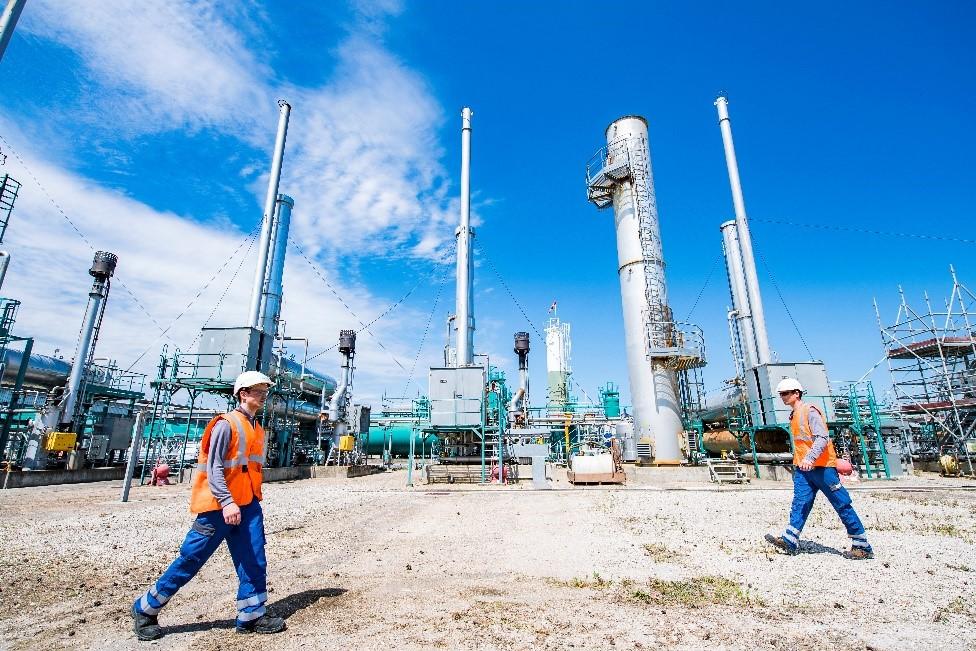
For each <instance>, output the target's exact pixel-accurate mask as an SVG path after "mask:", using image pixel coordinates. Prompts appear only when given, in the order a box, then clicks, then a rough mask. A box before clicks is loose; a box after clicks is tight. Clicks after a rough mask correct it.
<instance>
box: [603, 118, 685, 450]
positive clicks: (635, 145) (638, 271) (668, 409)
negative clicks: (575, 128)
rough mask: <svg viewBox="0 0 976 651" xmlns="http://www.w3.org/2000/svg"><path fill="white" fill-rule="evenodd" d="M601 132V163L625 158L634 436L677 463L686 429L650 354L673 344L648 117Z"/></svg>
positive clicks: (621, 182)
mask: <svg viewBox="0 0 976 651" xmlns="http://www.w3.org/2000/svg"><path fill="white" fill-rule="evenodd" d="M606 136H607V153H608V157H607V162H606V167H607V168H608V169H609V168H611V167H612V166H613V165H615V164H616V161H620V157H623V156H626V157H627V158H628V160H629V163H628V165H627V168H628V169H627V174H626V175H621V178H619V179H618V182H616V183H615V184H614V186H613V217H614V224H615V226H616V230H617V260H618V275H619V277H620V298H621V302H622V306H623V317H624V340H625V344H626V349H627V370H628V375H629V378H630V393H631V400H632V401H633V407H634V427H635V430H636V431H635V433H634V435H635V438H637V439H638V440H639V439H641V438H643V437H645V436H647V437H650V438H652V439H653V441H654V457H655V461H656V462H657V463H663V464H672V463H680V462H681V460H682V457H681V449H680V447H679V443H678V440H679V436H680V434H681V432H682V430H683V426H682V422H681V407H680V402H679V400H678V381H677V377H676V375H675V372H674V371H673V370H672V369H671V368H669V367H668V366H667V365H665V364H663V363H662V361H660V360H655V358H653V357H651V354H652V352H653V349H655V348H665V347H668V346H673V345H674V343H673V341H672V339H673V331H674V324H673V320H672V317H671V310H670V308H669V307H668V299H667V287H666V285H665V280H664V256H663V252H662V248H661V233H660V225H659V223H658V216H657V201H656V199H655V196H654V176H653V173H652V171H651V157H650V150H649V148H648V143H647V121H646V120H645V119H644V118H642V117H639V116H627V117H623V118H620V119H619V120H616V121H615V122H613V123H612V124H611V125H610V126H609V127H607V132H606Z"/></svg>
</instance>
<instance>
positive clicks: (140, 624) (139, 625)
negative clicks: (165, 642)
mask: <svg viewBox="0 0 976 651" xmlns="http://www.w3.org/2000/svg"><path fill="white" fill-rule="evenodd" d="M132 630H133V632H135V634H136V637H137V638H139V639H140V640H142V641H143V642H148V641H150V640H158V639H159V638H161V637H163V629H162V627H160V625H159V621H158V620H157V619H156V615H144V614H142V613H140V612H139V611H138V610H136V606H135V604H132Z"/></svg>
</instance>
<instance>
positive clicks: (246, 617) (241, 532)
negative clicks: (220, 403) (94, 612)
mask: <svg viewBox="0 0 976 651" xmlns="http://www.w3.org/2000/svg"><path fill="white" fill-rule="evenodd" d="M273 384H274V383H273V382H272V381H271V379H270V378H269V377H268V376H267V375H265V374H264V373H258V372H257V371H246V372H244V373H241V374H240V376H238V378H237V380H236V382H234V396H235V397H236V398H237V400H238V401H239V403H240V404H239V405H238V407H237V409H235V410H234V411H231V412H228V413H226V414H221V415H219V416H216V417H215V418H214V419H213V420H211V421H210V423H209V424H208V425H207V428H206V429H205V430H204V432H203V439H202V440H201V441H200V455H199V458H198V459H197V468H196V471H195V472H194V474H193V488H192V491H191V493H190V512H191V513H194V514H196V519H195V520H194V521H193V525H192V526H191V527H190V531H189V533H187V535H186V539H185V540H184V541H183V545H182V546H181V547H180V555H179V556H178V557H177V558H176V560H174V561H173V563H172V564H171V565H170V566H169V568H168V569H167V570H166V572H165V573H164V574H163V575H162V576H161V577H160V578H159V580H158V581H156V583H154V584H153V585H152V586H151V587H150V588H149V590H148V591H147V592H146V593H145V594H144V595H142V596H141V597H139V598H138V599H137V600H136V602H135V603H134V604H133V605H132V618H133V630H134V631H135V634H136V637H138V638H139V639H140V640H155V639H157V638H160V637H162V636H163V630H162V628H160V626H159V622H158V620H157V616H158V614H159V611H160V610H161V609H162V608H163V606H165V605H166V603H167V602H168V601H169V600H170V599H171V598H172V597H173V595H175V594H176V592H177V590H179V589H180V588H182V587H183V586H184V585H186V583H187V582H189V580H190V579H192V578H193V577H194V576H195V575H196V574H197V572H199V571H200V568H201V567H203V564H204V563H206V562H207V559H209V558H210V556H211V555H212V554H213V553H214V552H215V551H217V548H218V547H220V543H221V542H224V541H227V548H228V549H229V550H230V555H231V558H232V559H233V561H234V567H235V568H236V569H237V577H238V579H239V580H240V586H239V587H238V590H237V626H236V628H237V631H238V632H240V633H278V632H280V631H283V630H284V629H285V621H284V620H283V619H282V618H280V617H275V616H273V615H269V614H268V613H267V611H266V609H265V606H264V604H265V602H266V601H267V600H268V593H267V585H266V581H267V567H268V564H267V559H266V558H265V554H264V516H263V514H262V512H261V476H262V468H263V466H264V429H263V428H262V427H261V425H260V424H259V423H258V422H257V420H256V416H257V413H258V412H259V411H260V410H261V408H262V407H263V406H264V402H265V400H266V399H267V397H268V391H269V389H270V388H271V386H272V385H273Z"/></svg>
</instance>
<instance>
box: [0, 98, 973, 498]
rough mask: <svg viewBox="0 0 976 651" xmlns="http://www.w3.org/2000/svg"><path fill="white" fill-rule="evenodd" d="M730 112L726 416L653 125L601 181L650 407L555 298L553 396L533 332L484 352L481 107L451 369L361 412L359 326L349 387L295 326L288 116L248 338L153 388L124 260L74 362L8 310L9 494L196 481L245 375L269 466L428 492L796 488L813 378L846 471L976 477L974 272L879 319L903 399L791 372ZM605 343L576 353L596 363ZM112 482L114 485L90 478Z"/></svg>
mask: <svg viewBox="0 0 976 651" xmlns="http://www.w3.org/2000/svg"><path fill="white" fill-rule="evenodd" d="M715 106H716V108H717V111H718V125H719V131H720V134H721V138H722V142H723V145H724V155H725V162H726V165H727V169H728V177H729V183H730V188H731V195H732V206H733V210H734V215H735V218H734V219H732V220H729V221H724V222H721V223H720V224H717V225H718V229H717V230H718V232H719V234H720V237H719V236H718V234H717V235H716V238H715V242H714V246H715V247H721V250H722V252H723V254H724V259H725V268H726V273H727V278H728V287H729V300H730V305H731V307H730V308H729V309H728V310H727V321H728V337H729V341H728V349H729V351H730V354H731V356H732V361H733V365H734V368H735V371H736V375H735V377H733V378H729V379H728V381H727V382H726V384H725V386H726V390H725V395H724V397H723V398H722V399H721V400H719V401H714V400H713V402H712V404H708V403H706V400H705V390H704V382H703V380H702V369H703V367H704V366H705V365H706V363H707V358H706V354H705V335H704V333H703V332H702V330H701V328H699V327H698V326H696V325H695V324H692V323H684V322H680V321H677V320H676V319H675V318H674V314H673V311H672V309H671V307H670V303H669V294H668V284H667V280H666V276H665V245H664V242H662V238H661V228H660V221H659V215H658V209H657V201H656V195H655V188H654V174H653V169H652V164H651V155H650V138H649V129H648V121H647V120H646V119H645V118H644V117H641V116H634V115H629V116H625V117H622V118H620V119H618V120H615V121H614V122H612V123H611V124H610V125H609V126H608V127H607V128H606V130H605V134H604V135H605V140H606V144H605V145H604V146H602V147H601V148H600V149H599V150H598V151H597V152H596V154H594V155H593V156H592V157H591V158H590V159H589V161H588V162H587V164H586V166H585V182H586V197H587V199H588V200H589V202H590V203H592V204H593V205H594V206H596V207H597V208H598V209H600V210H606V209H609V210H608V213H609V214H612V217H613V220H612V223H613V228H614V231H615V234H616V243H617V275H618V278H619V282H620V309H621V313H622V316H623V323H624V339H623V343H624V354H625V357H626V360H627V370H628V381H629V388H630V395H631V397H632V404H630V405H622V404H621V401H620V391H619V388H618V385H617V384H616V383H615V382H613V381H610V382H607V383H605V384H604V385H603V386H601V387H600V388H599V390H598V391H597V395H598V399H596V400H593V399H592V398H590V397H589V395H588V394H586V391H585V389H584V388H583V387H582V386H581V385H579V384H577V383H576V382H575V381H574V377H573V370H572V351H573V349H574V343H573V342H572V341H571V327H570V323H569V322H567V321H566V320H564V319H563V318H561V317H560V316H559V314H558V312H557V310H556V304H555V303H554V304H553V306H552V307H551V308H550V311H549V318H548V323H547V325H546V326H545V328H544V334H543V333H541V332H539V331H538V330H536V329H535V326H534V325H533V324H532V322H531V321H530V322H529V323H528V325H529V326H531V328H532V330H534V335H535V337H537V339H535V341H536V342H538V343H536V346H538V345H540V344H544V346H545V363H546V378H547V384H546V388H545V391H544V392H532V391H530V387H529V364H530V359H536V358H537V357H538V355H531V356H530V351H531V350H532V343H533V333H532V332H529V331H525V330H521V329H519V330H518V331H516V332H515V334H514V339H513V348H512V353H513V355H514V360H513V361H514V362H515V363H516V364H517V369H518V377H517V379H515V380H514V381H510V380H509V379H508V378H506V376H505V373H504V371H502V370H501V369H500V368H499V367H498V366H497V364H492V362H491V360H490V359H489V356H488V355H487V354H485V353H482V352H478V347H477V345H476V332H477V330H476V319H475V313H476V310H475V308H476V305H475V301H474V291H473V284H474V273H475V268H476V267H475V260H476V258H477V255H478V249H477V247H476V246H475V230H474V228H473V227H472V225H471V212H470V205H471V169H472V164H473V162H472V155H471V141H472V121H473V111H472V110H471V109H470V108H467V107H465V108H464V109H463V110H462V111H461V143H460V145H461V146H460V151H461V170H460V190H461V196H460V219H459V224H458V227H457V230H456V247H455V249H454V250H455V262H456V273H455V281H456V282H455V305H454V310H453V312H452V313H451V314H450V315H449V317H448V320H447V323H448V331H447V339H446V341H445V345H444V355H443V363H442V364H441V365H438V366H434V367H431V368H430V369H429V374H428V378H429V383H428V388H427V393H426V395H421V396H419V397H416V398H412V399H405V398H401V399H400V400H387V401H385V402H384V404H382V405H377V406H376V407H375V408H374V407H373V406H372V405H367V404H360V403H357V402H355V401H354V393H353V386H354V385H353V377H354V371H355V368H356V363H355V359H356V346H357V336H356V335H357V330H355V329H352V328H350V329H343V330H341V331H340V332H339V333H338V334H337V341H338V343H337V344H335V345H334V346H333V347H332V349H333V350H336V351H337V353H338V354H337V359H335V360H334V362H335V364H336V377H337V378H338V379H336V378H334V377H331V376H329V375H325V374H322V373H319V372H316V371H313V370H312V369H311V368H310V367H309V359H308V349H309V341H310V337H309V336H306V335H307V334H308V333H293V332H288V331H286V323H285V322H284V321H283V320H282V319H281V305H282V297H283V292H284V290H283V287H284V284H285V282H284V268H285V256H286V253H287V250H288V244H289V229H290V224H291V215H292V212H293V210H295V207H296V200H295V199H293V198H292V197H290V196H288V195H286V194H282V193H280V192H279V189H280V188H279V184H280V179H281V172H282V167H283V166H284V165H285V160H286V159H285V149H286V142H287V134H288V126H289V118H290V114H291V110H292V107H291V105H290V104H289V103H287V102H285V101H280V102H279V121H278V127H277V133H276V139H275V146H274V151H273V153H272V159H271V168H270V169H271V171H270V176H269V179H270V180H269V184H268V188H267V193H266V198H265V202H264V211H263V215H262V218H261V227H260V236H259V237H258V238H257V240H256V241H257V265H256V268H255V274H254V279H253V284H252V291H251V300H250V305H249V310H248V314H247V315H246V321H243V322H242V323H243V325H240V326H237V327H210V326H209V325H208V324H204V326H203V327H202V328H201V330H200V332H199V335H198V336H197V338H196V340H195V342H194V344H195V346H196V349H195V350H192V351H183V350H179V349H174V350H169V349H168V348H167V347H166V346H164V347H163V348H162V350H161V352H160V355H159V362H158V366H157V372H156V374H155V377H145V376H142V375H140V374H138V373H133V372H131V371H130V370H127V369H123V368H120V367H119V365H118V364H117V363H116V362H115V361H112V360H105V359H102V358H99V357H97V355H96V353H97V344H98V341H99V332H100V329H101V325H102V323H103V320H104V319H106V318H111V311H110V309H108V305H109V290H110V287H111V280H112V277H113V274H114V272H115V269H116V267H117V265H120V264H121V265H124V264H125V257H124V252H122V253H121V254H120V255H118V256H117V255H116V254H115V253H109V252H105V251H99V252H97V253H96V254H95V256H94V260H93V262H92V265H91V268H90V269H89V270H88V273H89V274H90V275H91V276H92V278H93V283H92V287H91V290H90V292H89V300H88V306H87V309H86V311H85V313H84V315H79V316H80V317H81V330H80V335H79V339H78V345H77V349H76V350H75V351H74V355H73V356H72V357H71V358H70V361H68V360H64V359H62V358H54V357H48V356H43V355H38V354H35V353H33V352H32V348H33V344H34V341H33V339H32V338H31V337H26V336H21V335H18V334H15V333H16V332H17V327H16V321H17V315H18V310H19V309H20V308H21V306H20V303H19V302H18V301H17V300H16V299H11V298H4V299H2V306H0V307H2V324H0V333H2V335H3V338H2V340H0V356H2V364H3V374H2V382H3V385H2V392H0V398H2V400H3V405H2V409H3V411H2V413H3V423H2V427H0V450H2V451H3V457H4V461H5V463H6V474H5V484H6V485H10V486H19V485H23V482H24V479H23V477H25V475H24V474H23V473H26V472H30V473H32V476H31V479H30V480H29V481H30V482H33V483H58V482H72V481H90V480H92V478H111V477H115V476H116V474H117V475H118V476H119V477H132V478H133V479H132V481H137V482H138V483H139V484H146V483H152V484H155V483H159V482H174V481H175V482H185V481H187V480H188V477H189V476H190V475H191V474H192V469H193V466H194V465H195V463H196V458H197V456H198V454H199V447H200V439H201V437H202V435H203V430H204V426H205V424H206V423H207V422H208V421H209V420H210V419H211V418H212V417H213V416H214V415H215V414H217V413H220V412H221V411H222V410H224V409H226V408H228V407H229V406H232V404H233V402H232V395H231V393H232V387H233V383H234V379H235V377H236V376H237V375H238V374H240V373H241V372H243V371H246V370H258V371H262V372H264V373H266V374H267V375H268V376H269V377H271V378H272V379H273V380H274V382H275V385H274V387H273V390H272V393H271V395H270V397H269V399H268V402H267V405H266V407H265V409H264V412H263V413H262V414H261V420H262V422H263V424H264V428H265V430H266V431H267V432H268V440H267V444H266V465H267V467H269V468H275V467H295V466H312V467H314V466H344V467H350V468H363V469H369V470H370V471H382V470H393V469H396V468H405V469H406V471H407V472H406V475H405V479H404V481H405V483H406V484H407V485H408V486H413V485H415V483H416V482H418V481H422V482H425V483H435V482H446V483H479V484H499V485H505V484H516V483H519V482H531V485H532V486H534V487H536V488H546V487H548V486H550V484H551V480H552V476H553V475H552V473H553V471H554V469H558V468H563V469H565V471H566V474H567V477H568V479H569V481H570V483H571V484H621V483H625V482H626V479H627V476H628V472H627V469H628V468H631V469H634V468H647V469H655V468H656V469H658V470H656V471H655V470H649V471H651V472H681V469H682V468H694V467H707V468H708V476H709V477H710V478H711V479H712V481H715V482H719V483H721V482H727V481H735V482H744V481H749V480H750V478H765V477H773V478H775V477H778V476H780V475H781V470H782V469H788V468H789V467H791V466H792V463H793V439H792V436H791V435H790V428H789V415H790V410H789V408H788V407H786V406H785V405H783V404H782V403H781V402H780V401H779V399H778V397H777V395H776V393H775V391H774V387H775V386H776V384H777V382H779V381H780V380H782V379H783V378H787V377H789V378H795V379H798V380H799V381H800V382H801V383H802V385H803V386H804V387H805V389H806V397H807V399H808V400H810V401H812V402H813V403H814V404H816V405H817V406H818V408H820V409H821V410H822V412H823V414H824V415H825V417H826V421H827V423H828V426H829V429H830V433H831V436H832V438H833V440H834V442H835V445H836V447H837V449H838V450H839V454H841V455H842V456H843V457H844V458H845V459H847V460H848V461H849V462H850V463H851V464H852V465H853V467H854V468H856V469H857V471H858V473H859V475H860V476H862V477H863V478H865V479H890V478H894V477H898V476H900V475H903V474H905V473H907V472H909V471H911V470H914V469H915V468H924V469H931V470H936V471H939V472H941V473H942V474H944V475H972V474H973V472H974V471H973V460H972V457H973V455H974V454H976V433H974V430H973V428H974V426H976V402H974V398H973V396H972V395H971V394H972V393H973V391H972V388H973V385H974V382H976V379H974V378H976V376H974V373H976V339H974V336H973V323H972V320H973V313H972V311H971V310H972V303H973V301H974V300H976V296H974V295H973V294H972V293H971V292H970V291H969V290H968V289H967V288H966V287H965V285H963V284H962V283H961V282H960V281H959V280H958V278H957V277H956V274H955V271H954V270H953V271H951V277H952V282H953V285H952V288H951V290H950V296H949V299H948V300H947V301H946V302H945V306H946V307H945V309H944V310H934V309H933V308H932V306H931V302H930V301H929V299H928V297H927V296H926V297H925V308H924V309H915V308H912V307H910V304H909V301H908V299H907V298H906V297H905V296H904V295H902V297H901V303H900V307H899V310H898V314H897V315H896V317H895V320H894V323H893V324H889V323H888V322H886V321H885V320H884V319H883V318H882V315H881V314H880V312H879V313H878V325H879V328H880V332H881V341H882V348H883V350H884V354H885V359H886V360H887V363H888V367H889V370H890V374H891V378H892V387H893V391H892V393H891V395H892V396H893V399H891V400H889V401H888V402H886V403H882V402H880V401H879V399H878V397H877V395H876V392H875V389H874V387H873V385H872V383H871V382H870V381H867V380H865V379H864V378H861V379H860V380H857V381H851V382H831V381H830V380H829V379H828V374H827V369H826V366H825V364H824V362H822V361H820V360H817V359H797V360H782V359H778V358H776V357H774V355H773V354H772V353H771V349H770V343H769V335H768V334H767V329H766V323H765V316H764V307H763V300H762V294H761V291H760V282H759V274H758V272H757V269H756V262H755V256H754V253H753V248H752V242H751V237H750V232H749V222H748V217H747V213H746V208H745V201H744V199H743V191H742V182H741V179H740V176H739V171H738V164H737V161H736V153H735V146H734V144H733V139H732V128H731V121H730V117H729V102H728V100H727V98H725V97H719V98H718V99H717V100H716V101H715ZM21 192H22V187H21V184H20V183H18V182H17V181H16V180H15V179H13V178H11V177H10V176H9V175H4V176H3V177H2V193H0V208H2V211H0V238H2V236H3V234H4V233H5V232H6V230H7V227H8V225H9V223H10V222H11V217H12V215H14V213H15V205H16V201H17V198H18V196H19V194H20V193H21ZM606 227H607V228H609V225H607V226H606ZM0 242H2V239H0ZM10 260H11V255H10V254H8V253H6V252H4V253H3V254H2V256H0V264H2V271H5V270H6V269H7V265H8V264H10ZM2 271H0V273H2ZM716 307H717V306H716ZM876 309H877V308H876ZM243 316H244V315H242V317H243ZM351 325H354V324H351ZM516 325H521V324H516ZM299 335H301V336H299ZM716 336H718V335H717V334H715V333H713V335H712V337H713V338H714V337H716ZM713 342H714V339H713ZM586 345H587V343H586V342H576V343H575V346H576V347H577V348H579V347H581V346H582V347H584V348H585V347H586ZM722 347H723V346H717V348H718V349H721V348H722ZM712 348H713V349H715V348H716V345H715V343H713V346H712ZM580 392H582V393H583V394H584V396H585V398H580V397H579V396H578V394H579V393H580ZM94 469H100V470H101V471H102V472H100V473H99V472H94V473H93V472H89V473H85V472H84V471H86V470H94ZM73 473H74V474H73ZM112 473H115V474H112ZM125 473H129V474H127V475H126V474H125ZM44 477H48V479H43V478H44ZM127 481H128V480H127Z"/></svg>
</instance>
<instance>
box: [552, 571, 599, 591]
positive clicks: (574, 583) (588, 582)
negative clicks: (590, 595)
mask: <svg viewBox="0 0 976 651" xmlns="http://www.w3.org/2000/svg"><path fill="white" fill-rule="evenodd" d="M547 581H548V582H549V583H550V584H552V585H555V586H559V587H561V588H596V589H598V590H602V589H604V588H609V587H610V586H612V585H613V579H605V578H603V577H602V576H600V573H599V572H594V573H593V578H592V579H587V578H585V577H579V576H574V577H573V578H571V579H570V580H568V581H563V580H562V579H547Z"/></svg>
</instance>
